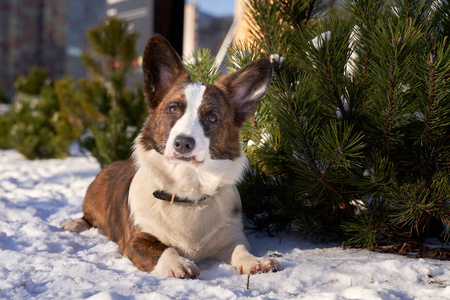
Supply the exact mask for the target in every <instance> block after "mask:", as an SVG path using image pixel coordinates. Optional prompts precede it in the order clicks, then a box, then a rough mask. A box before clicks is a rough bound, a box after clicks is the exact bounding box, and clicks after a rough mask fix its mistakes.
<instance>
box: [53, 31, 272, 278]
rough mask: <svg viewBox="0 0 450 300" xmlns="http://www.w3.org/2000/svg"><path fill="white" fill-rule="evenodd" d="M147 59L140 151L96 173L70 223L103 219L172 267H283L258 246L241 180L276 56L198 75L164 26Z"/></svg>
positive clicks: (107, 228) (147, 265)
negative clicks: (216, 75) (248, 127)
mask: <svg viewBox="0 0 450 300" xmlns="http://www.w3.org/2000/svg"><path fill="white" fill-rule="evenodd" d="M142 69H143V73H144V89H143V90H144V94H145V97H146V98H147V100H148V117H147V119H146V121H145V123H144V125H143V128H142V129H141V131H140V133H139V135H138V136H137V138H136V139H135V142H134V149H133V154H132V157H131V158H130V159H129V160H126V161H117V162H114V163H111V164H110V165H109V166H107V167H106V168H104V169H103V170H102V171H101V172H100V173H99V174H98V175H97V176H96V178H95V179H94V181H93V182H92V183H91V184H90V185H89V187H88V189H87V192H86V196H85V198H84V201H83V205H82V208H83V213H84V216H83V217H82V218H79V219H75V220H71V221H68V222H66V223H64V224H63V226H62V228H63V229H65V230H68V231H73V232H81V231H83V230H86V229H89V228H91V227H97V228H99V230H100V232H102V233H104V234H105V235H106V236H107V237H108V238H109V239H110V240H112V241H114V242H116V243H117V244H118V245H119V249H120V252H121V253H122V254H123V255H124V256H126V257H128V258H129V259H130V260H131V262H132V263H133V264H134V265H135V266H136V267H137V268H138V269H140V270H142V271H146V272H153V273H154V274H156V275H159V276H163V277H175V278H195V277H197V276H198V275H199V274H200V270H199V268H198V267H197V265H196V263H197V262H199V261H201V260H203V259H206V258H212V259H216V260H220V261H225V262H227V263H229V264H231V265H232V266H234V267H235V268H236V270H237V272H238V273H239V274H249V273H251V274H255V273H261V272H275V271H277V270H279V264H278V262H277V261H276V260H274V259H271V258H260V257H255V256H253V255H252V254H251V253H250V252H249V249H250V245H249V243H248V241H247V238H246V237H245V234H244V231H243V222H242V216H241V213H242V206H241V200H240V196H239V192H238V190H237V188H236V183H237V182H239V180H241V178H242V176H243V173H244V171H245V169H246V167H247V158H246V157H245V154H244V152H243V150H242V147H241V143H240V129H241V127H242V125H243V123H244V122H245V121H246V120H247V119H249V118H250V117H252V116H253V115H254V114H255V112H256V109H257V106H258V102H259V100H260V99H261V97H262V96H263V95H264V94H265V92H266V90H267V87H268V85H269V83H270V80H271V74H272V67H271V64H270V62H269V61H268V60H267V59H258V60H255V61H253V62H251V63H249V64H247V65H245V66H244V67H242V68H241V69H239V70H237V71H235V72H234V73H231V74H229V75H227V76H225V77H224V78H222V79H221V80H219V81H218V82H217V83H216V84H215V85H211V84H205V83H199V82H193V81H191V79H190V77H189V75H188V73H187V71H186V69H185V68H184V66H183V64H182V61H181V59H180V57H179V56H178V54H177V53H176V52H175V50H174V49H173V48H172V46H171V45H170V44H169V42H168V41H167V40H166V39H165V38H163V37H162V36H160V35H155V36H153V37H151V38H150V39H149V41H148V43H147V45H146V48H145V51H144V56H143V64H142Z"/></svg>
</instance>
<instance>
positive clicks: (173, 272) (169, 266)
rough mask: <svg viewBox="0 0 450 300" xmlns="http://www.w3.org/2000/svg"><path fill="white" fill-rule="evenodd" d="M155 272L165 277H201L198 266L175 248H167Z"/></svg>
mask: <svg viewBox="0 0 450 300" xmlns="http://www.w3.org/2000/svg"><path fill="white" fill-rule="evenodd" d="M153 272H154V273H155V274H157V275H160V276H164V277H173V278H182V279H190V278H196V277H197V276H198V275H200V269H199V268H198V267H197V265H196V264H195V263H194V262H193V261H191V260H189V259H187V258H184V257H182V256H180V255H179V254H178V253H177V251H176V250H175V249H173V248H167V249H166V250H164V252H163V254H162V255H161V257H160V258H159V260H158V264H157V265H156V267H155V269H154V270H153Z"/></svg>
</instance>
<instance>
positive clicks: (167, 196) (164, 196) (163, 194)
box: [153, 190, 209, 204]
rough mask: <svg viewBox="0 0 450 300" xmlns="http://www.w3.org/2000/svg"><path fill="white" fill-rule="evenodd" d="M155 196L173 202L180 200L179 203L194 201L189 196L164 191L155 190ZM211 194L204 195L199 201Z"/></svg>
mask: <svg viewBox="0 0 450 300" xmlns="http://www.w3.org/2000/svg"><path fill="white" fill-rule="evenodd" d="M153 196H154V197H155V198H157V199H159V200H164V201H170V203H171V204H172V203H173V202H178V203H193V202H194V201H193V200H190V199H188V198H180V197H178V196H176V195H175V194H169V193H166V192H164V191H160V190H157V191H154V192H153ZM208 198H209V196H208V195H203V196H202V197H201V198H200V199H199V200H198V201H197V202H200V201H203V200H206V199H208Z"/></svg>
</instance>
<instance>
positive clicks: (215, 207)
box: [129, 171, 241, 261]
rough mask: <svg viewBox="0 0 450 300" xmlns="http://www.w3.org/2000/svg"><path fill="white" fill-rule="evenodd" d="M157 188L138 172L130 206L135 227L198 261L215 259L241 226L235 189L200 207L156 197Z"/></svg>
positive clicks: (226, 189)
mask: <svg viewBox="0 0 450 300" xmlns="http://www.w3.org/2000/svg"><path fill="white" fill-rule="evenodd" d="M156 189H157V187H156V186H154V185H153V184H152V182H151V181H150V180H149V179H148V178H147V177H146V176H145V174H144V172H139V171H138V172H137V173H136V176H135V177H134V179H133V182H132V183H131V186H130V193H129V205H130V211H131V215H132V217H133V219H134V224H135V225H137V226H139V227H140V228H141V230H142V231H143V232H146V233H148V234H151V235H153V236H155V237H156V238H158V240H160V241H161V242H162V243H163V244H166V245H168V246H171V247H173V248H175V249H176V250H177V251H178V252H180V255H183V256H185V257H187V258H189V259H192V260H194V261H197V260H201V259H203V258H206V257H210V256H213V255H214V254H215V253H217V252H218V251H220V249H221V248H223V245H222V244H223V243H225V242H228V241H229V240H230V239H232V236H233V232H234V231H235V230H236V229H237V228H239V227H240V226H241V219H240V215H237V214H235V213H234V212H235V211H236V208H240V198H239V193H238V191H237V189H236V187H235V186H234V185H228V186H225V187H221V188H219V190H218V191H217V193H216V194H215V195H214V196H212V197H211V198H209V199H206V200H204V201H202V202H199V203H198V204H190V203H173V204H170V202H168V201H163V200H159V199H156V198H154V197H153V195H152V194H153V192H154V191H155V190H156Z"/></svg>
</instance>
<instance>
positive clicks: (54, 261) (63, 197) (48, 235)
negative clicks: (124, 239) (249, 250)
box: [0, 151, 450, 299]
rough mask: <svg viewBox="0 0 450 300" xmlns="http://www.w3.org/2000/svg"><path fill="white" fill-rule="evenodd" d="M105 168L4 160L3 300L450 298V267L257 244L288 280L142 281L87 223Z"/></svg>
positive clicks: (225, 269) (218, 272) (76, 160)
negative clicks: (67, 225) (85, 208)
mask: <svg viewBox="0 0 450 300" xmlns="http://www.w3.org/2000/svg"><path fill="white" fill-rule="evenodd" d="M98 170H99V167H98V165H97V164H96V162H95V160H94V159H93V158H92V157H85V156H81V155H78V156H77V155H75V156H72V157H70V158H68V159H65V160H44V161H27V160H25V159H23V158H22V157H21V156H20V155H19V154H17V153H16V152H14V151H0V298H1V299H31V298H32V299H80V298H89V299H134V298H136V299H246V298H251V299H300V298H301V299H450V287H449V286H447V285H448V284H450V263H449V262H442V261H437V260H428V259H410V258H406V257H401V256H394V255H387V254H378V253H373V252H369V251H358V250H342V249H340V248H339V247H338V245H315V244H311V243H308V242H305V241H304V240H302V239H300V238H297V237H293V236H289V237H284V238H283V239H282V241H281V244H279V243H278V238H269V237H265V236H261V235H260V236H255V235H249V240H250V243H251V244H252V247H253V252H254V253H255V254H258V255H261V254H263V255H268V254H274V253H276V254H279V255H281V257H279V258H278V259H279V261H280V263H281V267H282V271H279V272H277V273H270V274H258V275H253V276H251V277H250V284H249V289H247V276H245V275H243V276H240V275H237V274H236V273H235V271H234V270H233V268H231V267H230V266H228V265H226V264H223V263H221V262H213V261H210V262H204V263H201V264H200V265H199V266H200V269H201V272H202V273H201V275H200V277H199V278H198V279H195V280H181V279H162V278H157V277H154V276H152V275H151V274H148V273H144V272H140V271H139V270H138V269H137V268H135V267H134V266H133V265H132V264H131V262H130V261H129V260H128V259H126V258H123V257H122V256H121V255H120V253H119V251H118V247H117V245H116V244H115V243H113V242H110V241H108V240H107V239H106V238H105V237H104V236H102V235H101V234H99V233H98V230H96V229H91V230H89V231H87V232H84V233H82V234H75V233H70V232H65V231H62V230H61V229H60V226H61V224H62V223H63V222H64V221H66V220H68V219H71V218H74V217H80V216H81V215H82V213H81V203H82V201H83V196H84V192H85V190H86V188H87V186H88V184H89V183H90V182H91V180H92V179H93V177H94V176H95V174H96V173H97V172H98Z"/></svg>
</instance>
